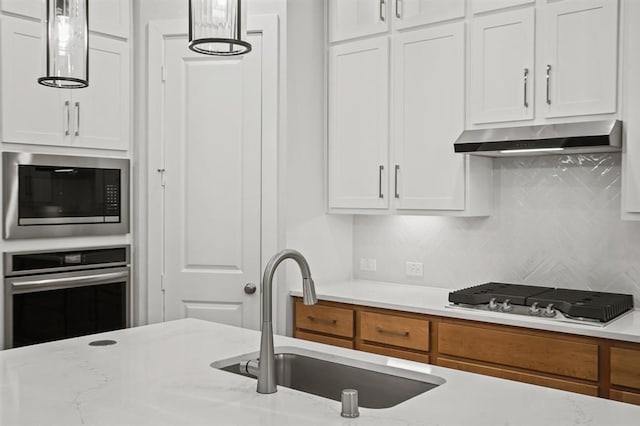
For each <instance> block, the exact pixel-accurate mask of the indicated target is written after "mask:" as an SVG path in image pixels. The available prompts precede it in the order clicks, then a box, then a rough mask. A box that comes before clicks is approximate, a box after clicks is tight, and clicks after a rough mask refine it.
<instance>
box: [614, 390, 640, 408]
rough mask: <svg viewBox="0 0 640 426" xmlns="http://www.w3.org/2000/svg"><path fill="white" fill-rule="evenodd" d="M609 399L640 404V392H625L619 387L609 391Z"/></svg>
mask: <svg viewBox="0 0 640 426" xmlns="http://www.w3.org/2000/svg"><path fill="white" fill-rule="evenodd" d="M609 399H614V400H616V401H621V402H626V403H627V404H635V405H640V393H633V392H625V391H620V390H617V389H611V390H610V391H609Z"/></svg>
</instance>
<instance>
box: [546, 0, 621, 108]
mask: <svg viewBox="0 0 640 426" xmlns="http://www.w3.org/2000/svg"><path fill="white" fill-rule="evenodd" d="M617 23H618V1H617V0H580V1H564V2H558V3H552V4H549V5H548V6H547V9H546V14H545V32H544V38H545V43H544V45H545V54H544V56H543V58H544V61H543V63H541V64H540V67H539V69H538V75H539V76H540V77H542V76H543V75H544V77H545V79H544V81H545V83H544V84H545V92H544V98H543V99H544V100H545V101H546V104H545V116H546V117H567V116H574V115H589V114H603V113H614V112H616V99H617V97H616V87H617V61H618V25H617ZM540 81H542V79H540Z"/></svg>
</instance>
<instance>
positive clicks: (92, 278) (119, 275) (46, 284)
mask: <svg viewBox="0 0 640 426" xmlns="http://www.w3.org/2000/svg"><path fill="white" fill-rule="evenodd" d="M127 278H129V271H128V270H127V271H118V272H107V273H104V274H90V275H80V276H75V277H73V276H71V277H57V278H44V279H34V280H28V281H18V282H12V283H11V285H12V287H13V290H15V291H18V292H20V291H25V290H35V289H37V290H39V291H42V290H53V289H56V288H69V287H83V286H87V285H96V284H103V283H108V282H111V281H114V280H118V279H127Z"/></svg>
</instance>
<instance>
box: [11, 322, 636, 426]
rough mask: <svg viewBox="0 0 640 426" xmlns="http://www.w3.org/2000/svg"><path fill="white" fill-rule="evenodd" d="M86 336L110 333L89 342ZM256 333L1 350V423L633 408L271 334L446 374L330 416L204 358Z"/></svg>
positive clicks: (619, 419)
mask: <svg viewBox="0 0 640 426" xmlns="http://www.w3.org/2000/svg"><path fill="white" fill-rule="evenodd" d="M96 339H114V340H116V341H117V342H118V343H117V344H115V345H112V346H103V347H95V346H89V345H88V343H89V342H91V341H94V340H96ZM259 340H260V335H259V333H258V332H256V331H253V330H247V329H240V328H236V327H230V326H225V325H221V324H215V323H210V322H205V321H200V320H195V319H184V320H178V321H172V322H167V323H163V324H155V325H149V326H144V327H138V328H132V329H127V330H121V331H115V332H110V333H102V334H100V335H93V336H84V337H78V338H75V339H69V340H62V341H57V342H52V343H46V344H42V345H35V346H29V347H24V348H18V349H11V350H6V351H3V352H0V391H1V398H2V399H1V402H0V404H1V405H0V424H2V425H30V426H31V425H65V426H71V425H109V426H114V425H154V426H158V425H181V426H182V425H189V426H193V425H243V426H248V425H274V426H276V425H277V426H286V425H296V426H299V425H303V424H304V425H323V426H327V425H339V426H350V425H354V426H356V425H380V426H396V425H397V426H400V425H470V424H473V425H497V424H500V425H536V426H538V425H541V424H544V425H563V426H567V425H583V426H584V425H594V426H595V425H598V426H600V425H608V426H614V425H637V421H638V418H640V407H637V406H634V405H629V404H623V403H620V402H615V401H609V400H605V399H599V398H594V397H589V396H584V395H578V394H573V393H569V392H563V391H559V390H554V389H548V388H543V387H538V386H533V385H527V384H523V383H517V382H511V381H506V380H501V379H496V378H492V377H486V376H481V375H476V374H470V373H465V372H461V371H455V370H449V369H446V368H441V367H437V366H433V365H428V364H419V363H414V362H411V361H403V360H397V359H394V358H387V357H384V356H380V355H375V354H369V353H365V352H357V351H352V350H349V349H343V348H337V347H333V346H326V345H321V344H318V343H313V342H307V341H303V340H298V339H293V338H289V337H282V336H276V337H275V345H276V347H282V346H289V347H296V348H303V349H308V350H315V351H318V352H324V353H328V354H330V356H332V357H335V356H343V357H348V358H351V359H355V360H357V361H358V362H370V363H375V364H378V365H391V366H396V367H400V368H404V369H409V370H414V371H418V372H421V373H426V374H433V375H436V376H439V377H442V378H443V379H445V380H446V383H444V384H443V385H441V386H439V387H437V388H435V389H433V390H431V391H428V392H426V393H424V394H422V395H419V396H417V397H415V398H413V399H410V400H408V401H406V402H404V403H401V404H399V405H397V406H395V407H392V408H388V409H381V410H376V409H366V408H361V409H360V417H358V418H356V419H344V418H342V417H340V415H339V413H340V403H339V402H337V401H333V400H328V399H324V398H320V397H316V396H313V395H309V394H305V393H302V392H298V391H294V390H291V389H288V388H284V387H279V389H278V392H277V393H275V394H271V395H261V394H258V393H256V391H255V389H256V381H255V380H254V379H251V378H247V377H242V376H239V375H236V374H232V373H227V372H224V371H220V370H216V369H213V368H211V367H210V365H209V364H210V363H211V362H213V361H218V360H222V359H226V358H231V357H234V356H237V355H240V354H245V353H251V352H255V351H257V350H258V346H259Z"/></svg>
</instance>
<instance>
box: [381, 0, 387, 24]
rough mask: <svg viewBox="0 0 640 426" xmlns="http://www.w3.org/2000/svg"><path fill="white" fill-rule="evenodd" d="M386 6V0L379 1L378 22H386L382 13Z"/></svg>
mask: <svg viewBox="0 0 640 426" xmlns="http://www.w3.org/2000/svg"><path fill="white" fill-rule="evenodd" d="M386 4H387V2H386V0H380V21H382V22H384V21H385V20H386V19H385V17H384V16H385V13H384V12H385V10H384V9H385V6H386Z"/></svg>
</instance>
